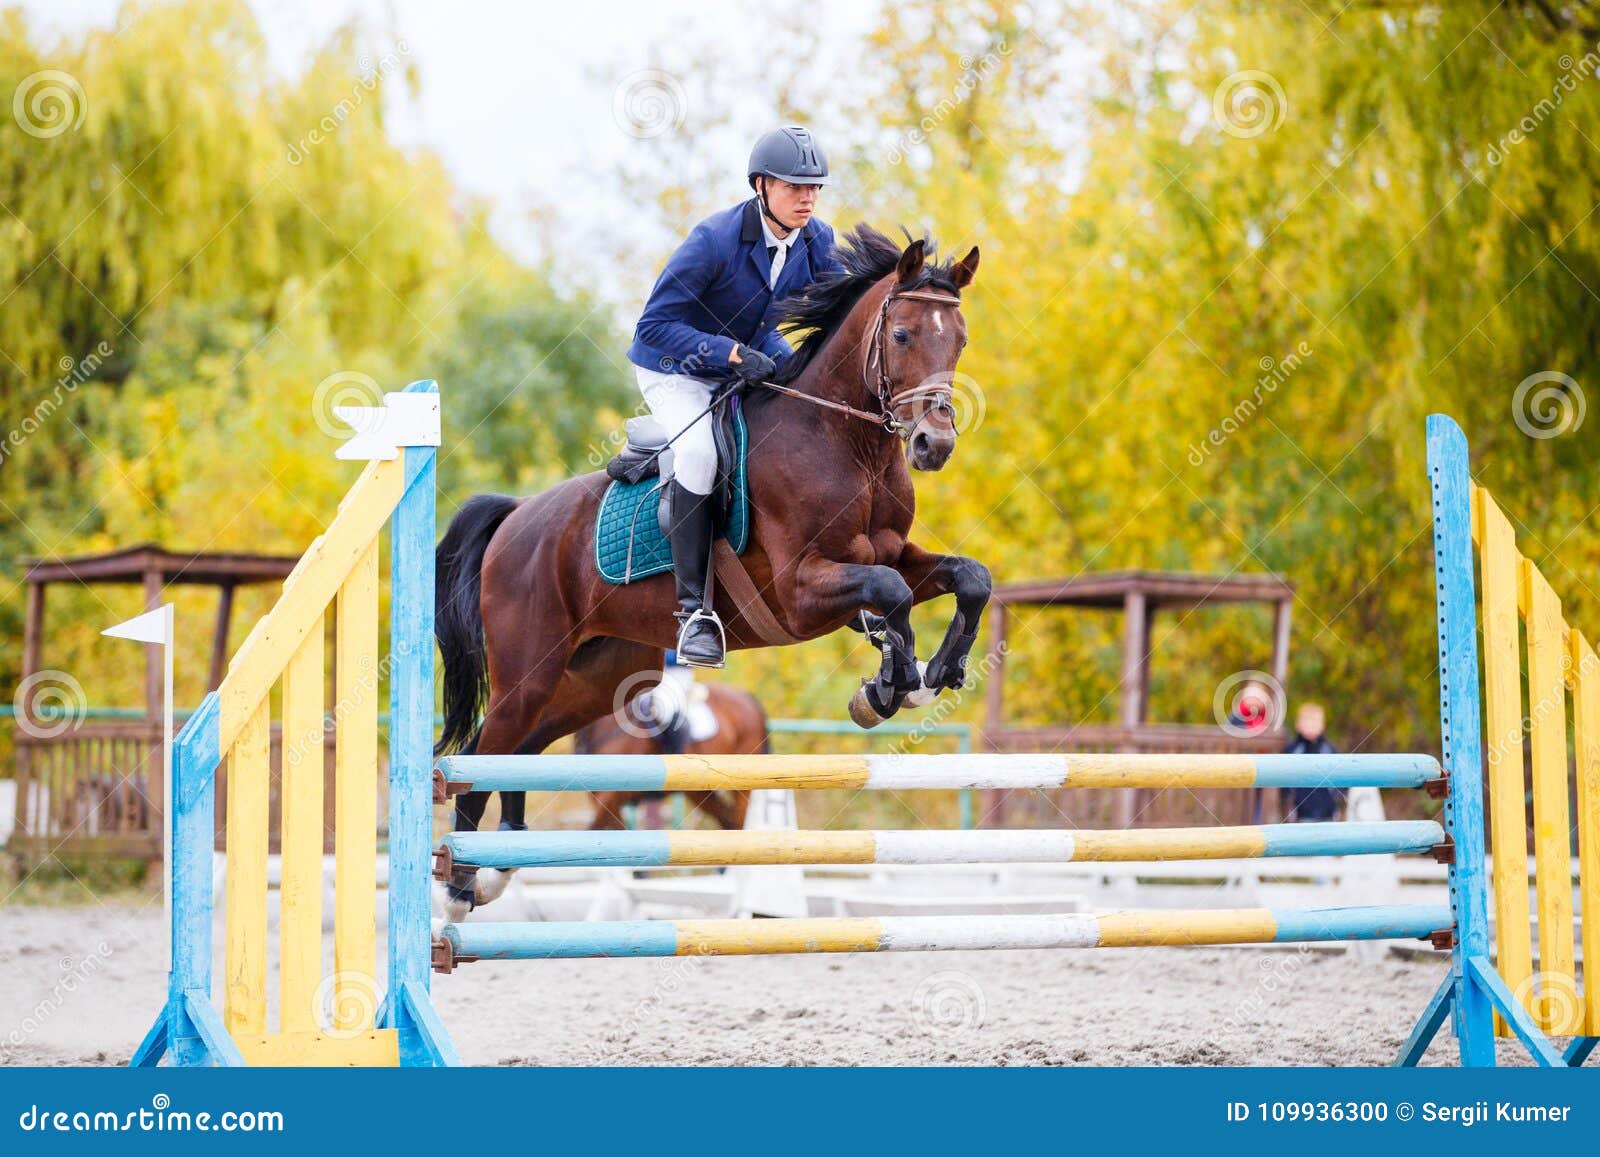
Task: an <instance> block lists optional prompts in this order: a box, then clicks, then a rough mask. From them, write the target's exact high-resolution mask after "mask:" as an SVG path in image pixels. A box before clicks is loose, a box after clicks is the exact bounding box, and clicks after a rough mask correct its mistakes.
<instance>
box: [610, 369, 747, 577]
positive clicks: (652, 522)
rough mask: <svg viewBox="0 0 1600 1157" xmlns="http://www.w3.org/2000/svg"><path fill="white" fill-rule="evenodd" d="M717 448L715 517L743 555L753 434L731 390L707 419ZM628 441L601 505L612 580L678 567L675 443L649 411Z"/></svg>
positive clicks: (614, 462) (630, 426) (633, 421)
mask: <svg viewBox="0 0 1600 1157" xmlns="http://www.w3.org/2000/svg"><path fill="white" fill-rule="evenodd" d="M707 420H709V421H710V422H711V423H712V440H713V442H714V443H715V445H716V447H717V476H716V483H715V485H714V486H713V488H712V495H711V502H712V515H713V518H714V520H715V524H716V527H717V533H718V535H719V536H720V537H724V538H726V539H727V541H728V546H729V547H731V548H732V550H733V552H734V554H736V555H737V554H742V553H743V552H744V549H745V546H746V545H747V543H748V542H749V538H750V533H749V532H750V503H749V495H748V492H747V489H746V481H745V479H746V471H745V453H746V450H747V447H748V441H749V439H748V434H747V431H746V428H745V421H744V414H743V411H742V410H741V409H740V405H739V398H738V396H737V395H735V394H733V393H731V392H730V393H725V394H723V395H722V397H721V398H720V399H719V404H718V405H717V407H716V408H715V409H713V410H712V411H711V414H710V415H709V418H708V419H707ZM626 431H627V444H626V446H625V447H624V448H623V450H622V452H621V453H619V454H618V455H617V456H616V457H614V458H612V459H611V460H610V461H609V462H607V463H606V467H605V470H606V474H607V475H608V476H609V477H610V478H611V479H612V482H611V485H610V486H608V487H607V488H606V493H605V496H604V498H602V499H601V503H600V516H599V518H598V519H597V521H596V524H595V563H596V566H597V568H598V570H599V571H600V577H601V578H603V579H605V580H606V581H607V582H610V583H619V584H620V583H630V582H635V581H637V580H638V579H642V578H648V577H649V576H651V575H655V574H660V573H662V572H663V571H670V570H671V569H672V548H671V546H670V544H669V543H668V542H667V528H668V526H669V525H670V517H671V512H670V511H669V510H668V503H667V502H666V501H665V500H664V499H665V495H666V494H668V493H669V491H668V489H667V485H666V484H667V481H668V480H669V479H670V478H671V477H672V448H671V447H670V446H668V445H667V433H666V431H665V429H664V428H663V427H662V426H661V424H660V423H659V422H657V421H656V420H655V419H654V418H653V417H650V416H648V415H646V416H642V417H638V418H630V419H629V420H628V422H627V425H626Z"/></svg>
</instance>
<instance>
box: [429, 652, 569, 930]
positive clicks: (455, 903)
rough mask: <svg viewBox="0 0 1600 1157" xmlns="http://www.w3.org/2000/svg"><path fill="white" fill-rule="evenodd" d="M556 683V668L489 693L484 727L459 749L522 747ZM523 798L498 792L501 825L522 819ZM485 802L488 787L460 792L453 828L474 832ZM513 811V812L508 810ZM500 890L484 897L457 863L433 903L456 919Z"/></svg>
mask: <svg viewBox="0 0 1600 1157" xmlns="http://www.w3.org/2000/svg"><path fill="white" fill-rule="evenodd" d="M558 681H559V672H557V673H556V674H555V675H554V676H553V677H552V676H549V675H547V676H546V678H545V679H544V680H543V681H541V680H539V679H538V678H537V677H530V678H529V679H526V680H523V681H521V682H518V683H517V684H515V685H514V687H513V689H512V691H511V693H498V694H495V695H494V696H492V697H491V699H490V701H489V710H488V711H487V712H485V714H484V717H483V726H482V727H481V728H480V729H479V731H478V734H477V736H476V737H475V738H474V739H473V740H472V742H471V743H469V744H468V745H467V746H466V748H465V749H464V750H463V754H469V755H501V754H507V753H510V752H512V751H517V750H520V748H519V747H518V746H517V740H518V739H520V737H522V736H524V735H527V734H528V732H529V730H530V729H531V728H532V726H533V723H534V720H535V719H536V718H538V717H539V715H540V714H541V709H542V708H543V707H544V705H545V702H546V701H547V700H548V699H549V697H550V688H549V686H547V685H554V684H555V683H557V682H558ZM524 798H525V797H524V796H523V795H522V794H521V793H510V792H501V793H500V807H501V814H502V817H503V819H502V827H504V826H505V825H506V822H508V821H517V822H520V820H521V818H522V817H521V812H522V807H523V800H524ZM513 800H514V801H515V802H514V804H513ZM488 805H489V793H488V792H486V791H469V792H464V793H463V794H461V795H458V796H457V797H456V806H455V830H456V831H458V832H475V831H477V830H478V825H479V824H480V823H482V822H483V813H484V811H485V810H486V809H487V808H488ZM513 811H514V814H509V815H508V814H507V813H508V812H513ZM504 891H505V884H504V883H501V884H500V886H499V888H498V889H497V890H496V891H495V892H494V895H492V896H490V895H485V893H484V890H483V887H482V884H481V882H480V881H479V879H478V869H476V868H473V867H466V866H458V867H457V868H456V869H455V870H454V871H453V872H451V874H450V879H449V881H448V882H447V883H445V884H443V885H441V886H438V887H436V888H435V889H434V903H435V907H436V909H438V910H440V911H442V913H443V916H444V919H445V920H446V921H449V922H451V923H454V922H455V921H458V920H463V919H465V918H466V915H467V913H468V912H470V911H471V910H472V909H473V908H474V907H476V906H477V905H479V904H487V903H488V902H489V901H490V900H493V899H495V898H497V897H498V896H499V895H500V893H501V892H504Z"/></svg>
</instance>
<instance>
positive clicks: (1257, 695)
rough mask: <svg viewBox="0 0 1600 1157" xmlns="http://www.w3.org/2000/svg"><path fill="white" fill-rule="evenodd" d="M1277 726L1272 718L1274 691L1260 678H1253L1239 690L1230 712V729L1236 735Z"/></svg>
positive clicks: (1251, 733)
mask: <svg viewBox="0 0 1600 1157" xmlns="http://www.w3.org/2000/svg"><path fill="white" fill-rule="evenodd" d="M1273 726H1276V721H1274V720H1273V718H1272V693H1271V692H1270V691H1268V690H1267V688H1266V685H1265V684H1263V683H1262V682H1261V681H1260V680H1257V679H1251V680H1250V681H1249V682H1248V683H1246V684H1245V685H1244V686H1243V687H1242V688H1240V690H1239V698H1238V699H1237V700H1236V701H1235V703H1234V707H1233V710H1232V711H1231V712H1229V713H1228V730H1230V731H1232V732H1233V733H1234V734H1235V735H1255V734H1257V733H1259V732H1262V731H1266V730H1268V729H1269V728H1271V727H1273Z"/></svg>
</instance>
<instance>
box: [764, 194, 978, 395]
mask: <svg viewBox="0 0 1600 1157" xmlns="http://www.w3.org/2000/svg"><path fill="white" fill-rule="evenodd" d="M901 232H903V233H905V235H906V240H907V241H908V242H909V241H912V240H914V238H913V237H912V236H911V234H910V233H909V232H908V231H906V230H905V228H904V227H903V226H902V228H901ZM922 240H923V242H924V252H925V255H926V259H925V262H924V264H923V266H922V272H921V273H919V274H918V275H917V277H916V279H915V280H914V281H913V282H912V284H911V285H910V286H909V287H908V288H913V289H918V288H922V287H924V286H930V285H931V286H935V287H937V288H939V289H942V290H945V291H946V292H948V293H950V294H951V295H953V296H957V297H959V296H960V290H958V289H957V288H956V286H955V282H954V281H952V280H951V277H950V266H951V265H952V264H954V262H953V261H946V262H943V263H942V264H941V263H940V262H938V261H936V260H935V255H936V254H937V252H938V248H939V243H938V242H937V241H935V240H934V239H933V238H931V237H928V236H926V235H924V236H923V239H922ZM901 248H902V247H901V246H900V245H897V244H896V243H895V242H894V241H892V240H891V239H890V238H888V237H885V236H884V235H883V234H882V233H880V232H878V231H877V230H876V229H874V228H873V227H872V226H871V225H866V224H862V225H857V226H856V227H855V228H854V229H852V230H850V231H849V232H847V233H845V234H844V237H843V238H842V240H841V243H840V244H839V247H838V255H839V260H840V261H841V262H842V263H843V264H844V272H842V273H830V274H828V275H827V276H825V277H821V278H818V279H817V280H816V281H813V282H812V283H811V284H810V285H808V286H806V287H805V288H804V289H802V290H801V291H800V292H799V293H795V294H792V295H790V296H789V297H786V298H784V299H783V300H781V301H779V302H778V303H777V304H776V305H775V306H774V307H773V313H774V324H775V325H776V326H777V327H778V328H779V329H782V330H784V331H785V332H786V334H788V335H791V341H792V340H793V336H792V335H796V334H799V335H803V336H801V338H800V341H799V344H798V345H796V346H795V348H794V354H793V355H792V356H790V357H789V358H787V359H785V361H784V363H783V366H782V367H781V368H780V369H779V370H778V375H777V378H776V379H775V380H776V381H778V382H780V383H782V382H792V381H793V380H794V379H795V378H797V377H799V376H800V374H802V373H803V372H804V371H805V368H806V366H808V365H810V364H811V359H812V358H814V357H816V356H817V351H818V350H820V349H821V348H822V347H823V346H824V345H825V344H827V341H828V339H829V338H830V337H832V336H833V335H834V334H835V333H836V332H838V329H839V327H840V326H841V325H843V324H844V320H845V318H847V317H849V316H850V311H851V310H853V309H854V308H855V307H856V303H857V302H859V301H860V300H861V297H862V295H863V294H865V293H866V292H867V290H868V289H870V288H871V287H872V286H873V285H875V284H877V283H878V282H879V281H881V280H882V279H883V278H885V277H887V276H888V275H889V274H891V273H893V272H894V269H895V266H896V265H898V264H899V263H900V253H901Z"/></svg>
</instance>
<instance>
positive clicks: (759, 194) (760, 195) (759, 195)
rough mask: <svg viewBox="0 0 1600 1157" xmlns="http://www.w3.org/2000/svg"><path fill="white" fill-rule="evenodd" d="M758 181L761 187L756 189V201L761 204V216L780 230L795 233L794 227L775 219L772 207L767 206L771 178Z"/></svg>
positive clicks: (760, 178) (762, 178)
mask: <svg viewBox="0 0 1600 1157" xmlns="http://www.w3.org/2000/svg"><path fill="white" fill-rule="evenodd" d="M757 179H758V180H759V181H760V185H759V186H758V187H757V189H756V200H757V201H759V202H761V215H762V216H763V217H765V218H766V219H767V220H768V221H771V222H772V223H773V224H774V225H776V226H777V227H778V228H779V229H782V230H783V231H784V232H785V233H793V232H794V226H793V225H785V224H784V223H783V222H782V221H780V220H778V219H777V218H776V217H774V216H773V215H772V206H770V205H768V204H767V182H768V181H769V180H770V179H771V178H769V177H765V176H763V177H759V178H757Z"/></svg>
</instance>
